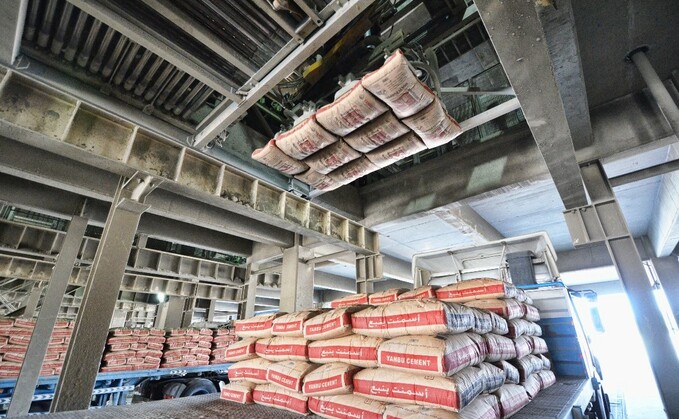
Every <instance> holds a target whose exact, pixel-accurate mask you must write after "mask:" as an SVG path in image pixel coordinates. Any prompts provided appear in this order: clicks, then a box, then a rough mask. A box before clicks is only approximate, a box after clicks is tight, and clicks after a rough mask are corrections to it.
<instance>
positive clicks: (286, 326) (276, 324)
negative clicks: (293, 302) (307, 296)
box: [271, 310, 323, 337]
mask: <svg viewBox="0 0 679 419" xmlns="http://www.w3.org/2000/svg"><path fill="white" fill-rule="evenodd" d="M322 313H323V312H322V311H321V310H304V311H296V312H294V313H290V314H286V315H284V316H281V317H278V318H276V319H275V320H274V321H273V324H272V326H271V332H272V333H273V334H274V336H288V337H303V336H304V322H306V321H307V320H309V319H311V318H313V317H316V316H318V315H319V314H322Z"/></svg>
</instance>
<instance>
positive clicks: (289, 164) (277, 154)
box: [252, 140, 309, 175]
mask: <svg viewBox="0 0 679 419" xmlns="http://www.w3.org/2000/svg"><path fill="white" fill-rule="evenodd" d="M252 158H253V159H254V160H257V161H258V162H260V163H262V164H265V165H267V166H269V167H271V168H272V169H276V170H278V171H279V172H282V173H285V174H286V175H296V174H299V173H302V172H304V171H305V170H307V169H308V168H309V166H307V165H306V163H304V162H301V161H299V160H295V159H293V158H292V157H290V156H288V155H287V154H285V153H283V152H282V151H281V150H280V149H279V148H278V147H277V146H276V141H275V140H271V141H269V142H268V143H267V144H266V145H265V146H264V147H262V148H258V149H256V150H255V151H253V152H252Z"/></svg>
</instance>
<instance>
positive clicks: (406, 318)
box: [351, 310, 446, 330]
mask: <svg viewBox="0 0 679 419" xmlns="http://www.w3.org/2000/svg"><path fill="white" fill-rule="evenodd" d="M437 324H446V315H445V313H444V312H443V310H430V311H423V312H420V313H417V312H413V313H405V314H393V315H390V316H370V315H366V316H358V315H356V314H354V316H353V318H352V319H351V325H352V327H353V328H354V329H368V330H376V329H377V330H380V329H398V328H400V327H415V326H431V325H437Z"/></svg>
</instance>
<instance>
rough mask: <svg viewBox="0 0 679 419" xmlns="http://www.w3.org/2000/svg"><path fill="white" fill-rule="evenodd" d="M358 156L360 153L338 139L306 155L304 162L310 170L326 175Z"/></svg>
mask: <svg viewBox="0 0 679 419" xmlns="http://www.w3.org/2000/svg"><path fill="white" fill-rule="evenodd" d="M359 157H361V153H359V152H358V151H356V150H354V149H353V148H351V147H349V145H348V144H347V143H345V142H344V141H342V140H339V141H337V142H336V143H334V144H330V145H329V146H327V147H326V148H324V149H322V150H320V151H318V152H317V153H314V154H312V155H311V156H309V157H307V158H306V160H304V162H305V163H306V164H308V165H309V167H310V168H311V170H313V171H315V172H318V173H321V174H323V175H327V174H328V173H330V172H332V171H333V170H335V169H337V168H338V167H340V166H344V165H345V164H347V163H349V162H350V161H352V160H356V159H357V158H359Z"/></svg>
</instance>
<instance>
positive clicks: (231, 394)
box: [219, 388, 252, 403]
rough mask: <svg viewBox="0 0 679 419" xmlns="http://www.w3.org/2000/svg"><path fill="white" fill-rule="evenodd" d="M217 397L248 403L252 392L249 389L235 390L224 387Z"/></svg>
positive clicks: (250, 400)
mask: <svg viewBox="0 0 679 419" xmlns="http://www.w3.org/2000/svg"><path fill="white" fill-rule="evenodd" d="M219 398H220V399H222V400H230V401H232V402H237V403H248V402H252V393H251V392H249V391H236V390H231V389H228V388H224V389H222V393H221V395H220V397H219Z"/></svg>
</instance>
